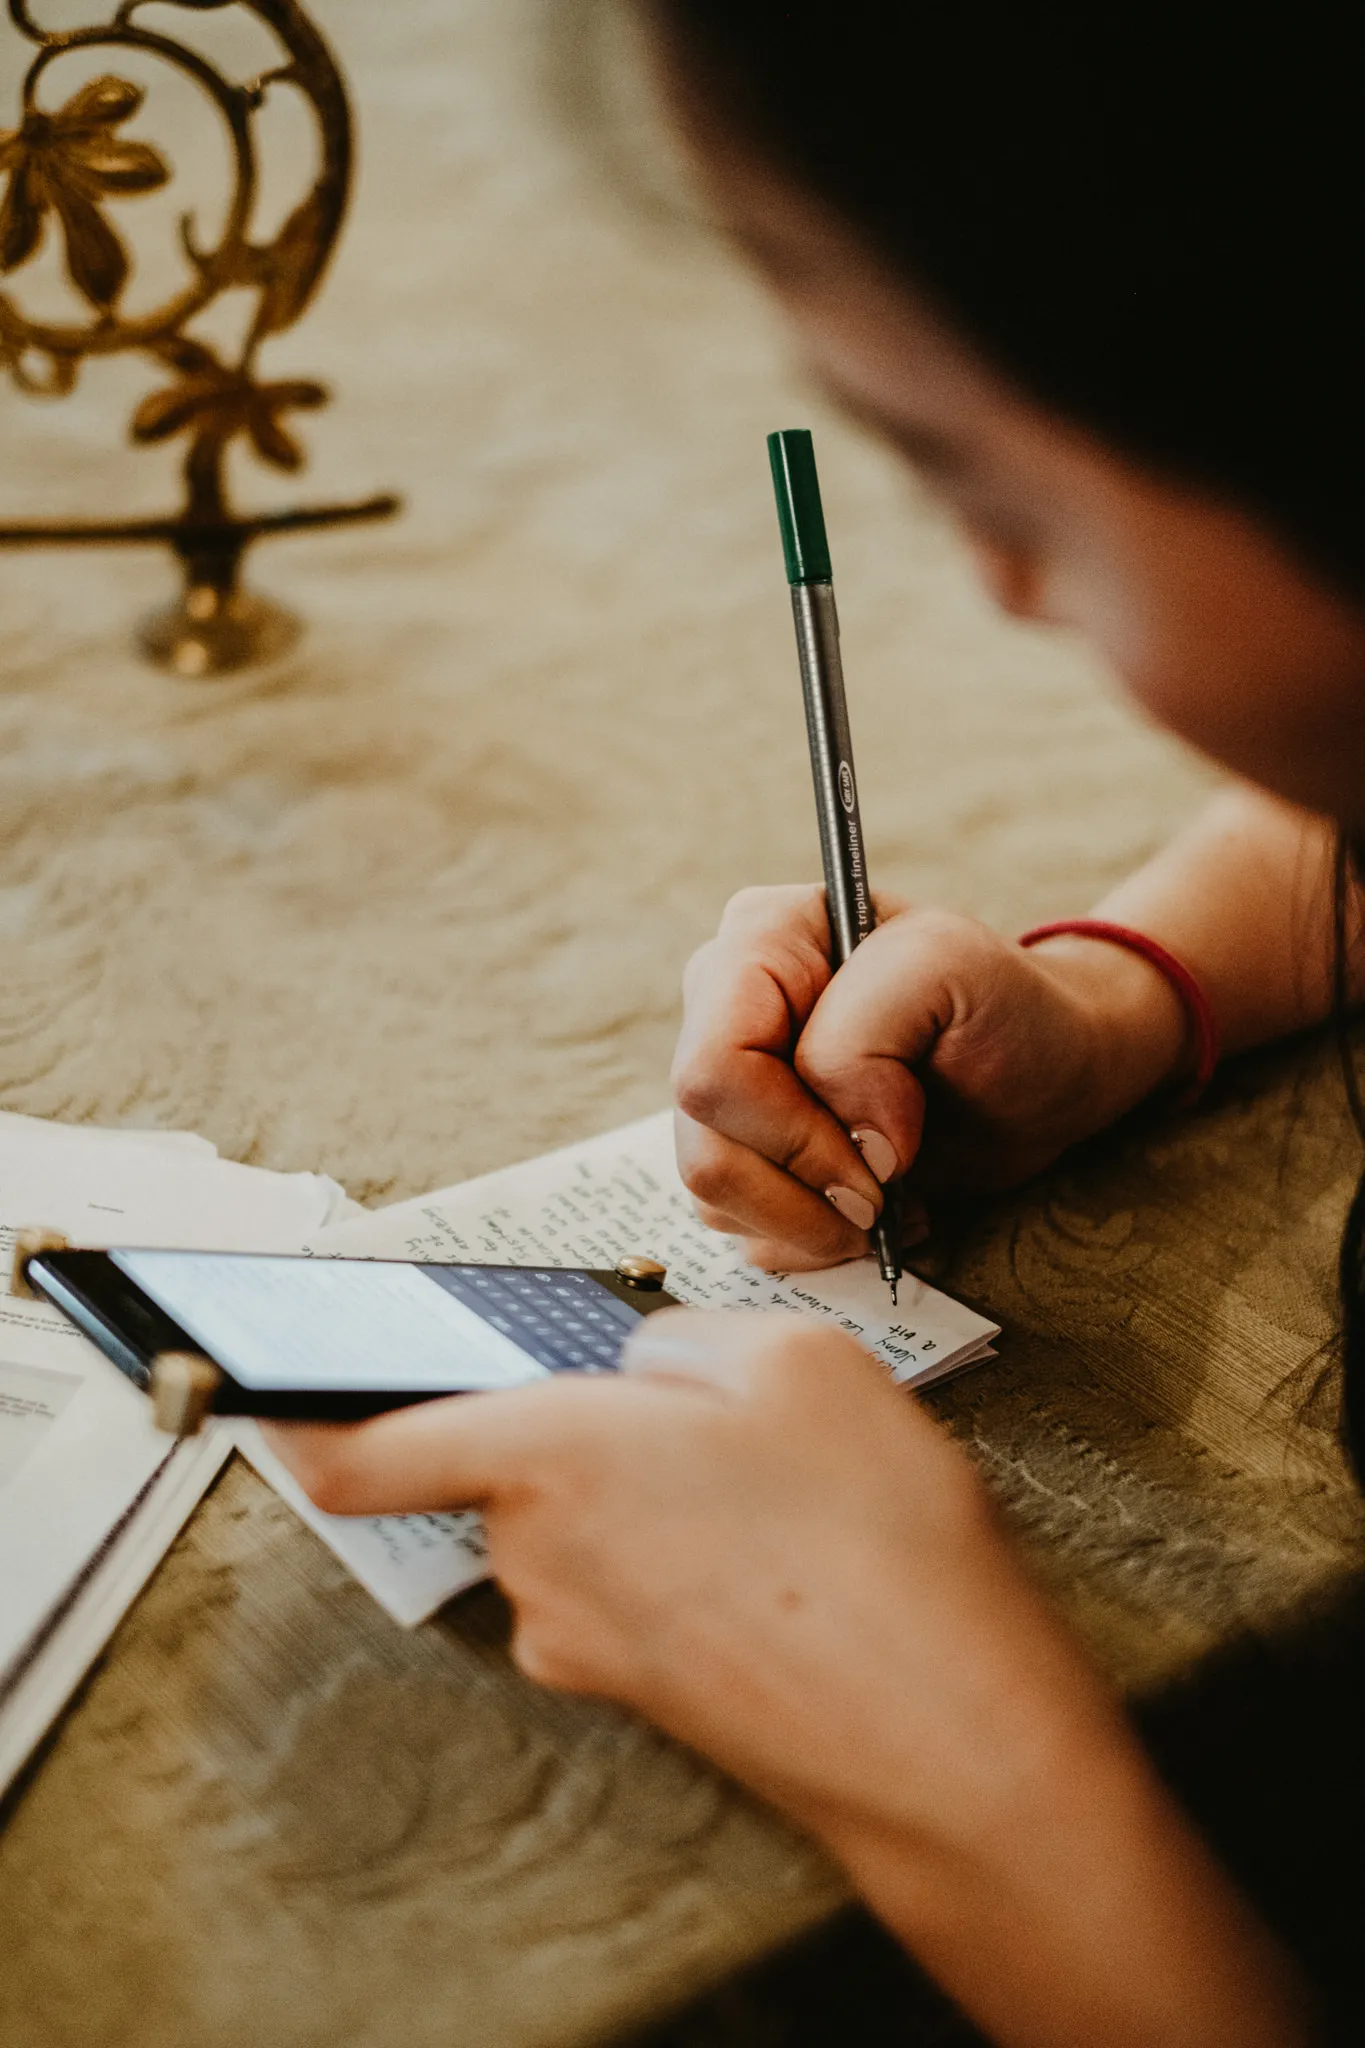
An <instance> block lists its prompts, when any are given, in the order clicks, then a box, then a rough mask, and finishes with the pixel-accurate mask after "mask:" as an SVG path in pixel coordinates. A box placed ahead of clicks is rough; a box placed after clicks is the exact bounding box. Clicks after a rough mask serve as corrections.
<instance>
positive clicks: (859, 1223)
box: [825, 1188, 877, 1230]
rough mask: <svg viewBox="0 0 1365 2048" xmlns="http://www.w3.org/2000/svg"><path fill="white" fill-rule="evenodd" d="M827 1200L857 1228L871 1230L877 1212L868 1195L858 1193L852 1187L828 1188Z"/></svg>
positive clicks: (826, 1192)
mask: <svg viewBox="0 0 1365 2048" xmlns="http://www.w3.org/2000/svg"><path fill="white" fill-rule="evenodd" d="M825 1200H826V1201H827V1202H828V1203H829V1205H830V1207H831V1208H832V1209H837V1210H838V1211H839V1214H840V1215H841V1216H842V1217H843V1218H844V1220H845V1222H848V1223H851V1224H852V1225H853V1227H854V1229H855V1230H871V1228H872V1226H873V1224H874V1223H875V1222H876V1220H877V1212H876V1210H875V1209H874V1208H873V1206H872V1204H871V1202H869V1201H868V1199H867V1196H866V1195H860V1194H857V1193H856V1192H855V1191H854V1189H852V1188H826V1189H825Z"/></svg>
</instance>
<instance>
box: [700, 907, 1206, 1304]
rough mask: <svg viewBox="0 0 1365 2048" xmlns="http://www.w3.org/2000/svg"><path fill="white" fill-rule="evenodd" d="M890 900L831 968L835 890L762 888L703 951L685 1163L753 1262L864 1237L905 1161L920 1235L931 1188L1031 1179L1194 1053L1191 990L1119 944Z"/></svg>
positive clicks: (828, 1256) (703, 1209) (822, 1254)
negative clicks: (1016, 937) (1007, 933)
mask: <svg viewBox="0 0 1365 2048" xmlns="http://www.w3.org/2000/svg"><path fill="white" fill-rule="evenodd" d="M877 910H878V918H879V923H878V925H877V928H876V930H875V931H874V932H873V933H872V934H871V935H870V936H869V937H868V938H867V939H865V940H864V941H863V943H862V944H861V945H860V946H859V947H858V949H857V951H856V953H855V954H854V955H853V957H852V959H851V960H850V961H848V963H847V964H846V965H845V966H844V967H842V968H840V970H839V972H838V973H837V974H832V973H831V971H830V966H829V930H828V925H827V922H826V917H825V897H824V890H823V889H821V888H819V887H805V886H798V887H791V888H771V889H746V890H744V891H743V892H742V893H741V894H740V895H738V896H736V897H734V898H733V900H732V901H731V902H730V904H729V905H728V906H727V908H726V911H725V915H724V917H723V918H722V920H721V926H720V930H719V932H718V933H717V935H716V937H715V938H714V939H712V940H710V941H709V943H708V944H706V945H705V946H703V947H702V948H701V950H700V951H699V952H698V953H696V954H695V955H694V957H693V959H692V960H691V962H690V963H689V965H688V969H687V974H686V978H685V981H684V997H685V1019H684V1024H683V1030H682V1036H681V1038H680V1040H679V1043H678V1051H677V1057H676V1059H675V1062H674V1069H673V1080H674V1091H675V1098H676V1102H677V1130H678V1161H679V1166H680V1168H681V1172H682V1177H683V1180H684V1182H685V1183H686V1185H687V1187H688V1188H689V1190H690V1191H691V1193H692V1195H693V1198H694V1200H695V1201H696V1204H697V1208H698V1211H699V1213H700V1214H701V1216H702V1218H703V1220H704V1221H705V1222H707V1223H709V1224H710V1225H711V1226H712V1227H713V1228H715V1229H717V1230H723V1231H726V1232H728V1233H730V1234H732V1235H735V1236H738V1237H741V1238H743V1239H744V1240H745V1243H746V1251H747V1254H748V1256H749V1258H750V1259H751V1260H753V1262H754V1263H755V1264H758V1265H764V1266H770V1267H775V1268H779V1269H793V1268H799V1267H803V1266H816V1265H829V1264H832V1263H834V1262H836V1261H838V1260H840V1259H848V1258H855V1257H858V1256H860V1255H861V1254H862V1253H864V1252H866V1250H867V1248H868V1239H867V1232H868V1230H869V1229H870V1228H871V1226H872V1224H873V1222H874V1221H875V1219H876V1216H877V1215H878V1213H879V1212H880V1209H881V1205H882V1199H883V1196H882V1186H883V1184H884V1183H885V1182H886V1181H888V1180H892V1179H897V1178H899V1177H901V1176H902V1175H908V1176H909V1178H908V1181H907V1200H906V1202H905V1204H904V1211H905V1217H906V1223H907V1227H908V1229H909V1230H910V1231H911V1232H913V1231H914V1230H915V1229H916V1226H920V1225H922V1220H923V1206H922V1205H923V1202H924V1200H925V1198H926V1197H932V1196H933V1195H934V1194H935V1193H937V1192H940V1191H946V1190H949V1189H962V1190H970V1189H976V1190H990V1189H997V1188H1004V1187H1009V1186H1012V1185H1014V1184H1015V1183H1016V1182H1018V1181H1021V1180H1025V1179H1027V1178H1028V1177H1029V1175H1031V1174H1034V1173H1037V1172H1039V1171H1040V1170H1041V1169H1042V1168H1043V1167H1044V1166H1046V1165H1048V1164H1049V1162H1050V1161H1051V1160H1053V1159H1055V1158H1056V1157H1057V1155H1058V1154H1059V1153H1060V1152H1063V1151H1064V1150H1065V1149H1066V1148H1067V1146H1068V1145H1072V1144H1074V1143H1076V1142H1077V1140H1079V1139H1081V1138H1084V1137H1088V1136H1089V1135H1090V1134H1091V1133H1092V1132H1094V1131H1097V1130H1100V1129H1102V1128H1103V1126H1104V1125H1106V1124H1108V1123H1111V1122H1112V1121H1113V1120H1114V1118H1115V1117H1117V1116H1120V1115H1122V1113H1123V1112H1124V1110H1126V1109H1129V1108H1131V1107H1132V1105H1133V1104H1134V1103H1135V1102H1138V1101H1140V1100H1141V1098H1142V1097H1143V1096H1144V1095H1147V1094H1149V1093H1150V1092H1151V1090H1152V1089H1154V1088H1156V1087H1157V1086H1159V1085H1160V1084H1161V1082H1162V1081H1164V1080H1166V1079H1168V1078H1170V1077H1171V1076H1172V1075H1173V1074H1174V1073H1175V1072H1177V1071H1178V1069H1179V1067H1180V1065H1181V1062H1182V1059H1183V1057H1184V1056H1185V1052H1186V1019H1185V1015H1184V1011H1183V1009H1182V1007H1181V1004H1180V1001H1179V999H1178V997H1177V996H1176V995H1175V994H1174V992H1173V991H1172V989H1171V987H1170V986H1169V984H1168V983H1167V981H1166V979H1165V977H1164V976H1163V975H1162V974H1161V973H1160V972H1159V971H1158V970H1157V969H1156V968H1154V967H1152V966H1151V965H1149V963H1148V962H1147V961H1145V960H1143V959H1140V958H1138V957H1137V956H1135V955H1133V954H1130V953H1128V952H1126V951H1124V950H1123V949H1121V948H1119V947H1117V946H1113V945H1110V944H1106V943H1103V942H1101V941H1097V940H1094V939H1085V938H1076V937H1066V938H1060V937H1059V938H1055V939H1050V940H1048V941H1046V942H1045V943H1044V944H1042V945H1039V946H1037V947H1034V948H1030V949H1029V950H1027V951H1025V950H1024V949H1022V948H1021V947H1019V946H1018V945H1016V944H1014V943H1013V942H1012V941H1010V940H1008V939H1004V938H1001V937H1000V935H999V934H998V933H996V932H993V931H991V930H990V928H989V927H988V926H986V925H984V924H979V923H977V922H976V921H975V920H974V919H972V918H967V917H960V916H957V915H955V914H953V913H951V912H948V911H942V910H917V909H913V908H911V907H909V906H908V905H905V904H902V903H899V902H896V901H894V900H892V899H888V898H879V900H878V905H877ZM855 1141H856V1142H855Z"/></svg>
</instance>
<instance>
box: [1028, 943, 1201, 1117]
mask: <svg viewBox="0 0 1365 2048" xmlns="http://www.w3.org/2000/svg"><path fill="white" fill-rule="evenodd" d="M1068 936H1069V937H1073V938H1078V939H1104V940H1107V941H1108V943H1109V944H1110V945H1111V946H1122V947H1124V948H1125V950H1126V951H1127V952H1129V953H1136V954H1138V955H1139V957H1140V958H1141V959H1143V960H1146V961H1149V962H1150V964H1151V965H1152V966H1153V967H1155V969H1156V971H1157V973H1158V974H1164V975H1165V977H1166V979H1167V981H1168V982H1169V983H1170V985H1171V987H1172V988H1173V989H1174V990H1175V992H1176V994H1177V995H1178V996H1179V998H1180V1003H1181V1007H1182V1009H1183V1010H1184V1012H1185V1015H1186V1017H1187V1018H1188V1019H1189V1022H1190V1024H1191V1026H1192V1028H1193V1031H1194V1047H1195V1059H1194V1074H1193V1077H1192V1079H1191V1081H1190V1087H1189V1093H1188V1094H1187V1096H1186V1098H1185V1099H1186V1101H1187V1102H1197V1101H1198V1100H1199V1097H1200V1096H1201V1095H1202V1094H1203V1092H1204V1090H1205V1089H1206V1088H1207V1087H1208V1085H1209V1082H1210V1081H1211V1080H1212V1079H1213V1071H1214V1068H1215V1067H1216V1066H1217V1065H1218V1026H1217V1025H1216V1024H1215V1023H1214V1021H1213V1010H1212V1007H1211V1005H1210V1003H1209V999H1208V997H1207V996H1206V995H1205V994H1204V991H1203V989H1202V988H1201V987H1200V986H1199V983H1198V982H1197V981H1196V980H1195V978H1194V976H1193V975H1192V974H1191V973H1190V970H1189V968H1188V967H1187V966H1186V965H1185V963H1184V961H1183V960H1177V959H1176V957H1175V954H1174V953H1168V952H1167V951H1166V948H1165V947H1164V946H1162V945H1159V944H1158V942H1157V941H1156V940H1155V939H1149V938H1148V936H1147V934H1146V933H1145V932H1135V931H1130V930H1129V928H1128V926H1127V925H1126V924H1106V923H1105V921H1104V919H1103V918H1102V917H1064V918H1060V919H1058V921H1057V922H1056V923H1055V924H1038V925H1035V926H1034V927H1033V930H1032V931H1031V932H1025V933H1024V936H1023V937H1022V938H1021V939H1020V941H1019V943H1020V945H1021V946H1036V945H1037V944H1038V942H1039V940H1040V939H1060V938H1063V937H1068Z"/></svg>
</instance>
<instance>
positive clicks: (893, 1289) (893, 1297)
mask: <svg viewBox="0 0 1365 2048" xmlns="http://www.w3.org/2000/svg"><path fill="white" fill-rule="evenodd" d="M891 1306H892V1308H895V1306H896V1282H895V1281H894V1280H893V1281H892V1282H891Z"/></svg>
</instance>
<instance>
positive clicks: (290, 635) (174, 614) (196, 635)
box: [137, 583, 303, 681]
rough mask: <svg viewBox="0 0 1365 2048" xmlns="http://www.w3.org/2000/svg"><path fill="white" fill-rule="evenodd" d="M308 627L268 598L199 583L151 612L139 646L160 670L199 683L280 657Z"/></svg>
mask: <svg viewBox="0 0 1365 2048" xmlns="http://www.w3.org/2000/svg"><path fill="white" fill-rule="evenodd" d="M302 631H303V624H302V621H301V620H300V619H299V618H298V617H297V615H296V614H295V613H294V612H291V611H290V610H289V609H288V608H287V607H286V606H285V605H282V604H275V603H274V602H273V601H272V599H270V598H268V597H256V596H253V594H252V593H251V592H250V591H249V590H226V591H224V590H215V589H214V587H213V585H212V584H211V583H198V584H195V585H194V586H193V588H192V589H190V590H187V591H186V592H185V595H184V596H183V597H182V598H178V599H177V600H176V602H175V603H174V604H167V605H162V606H161V607H160V609H159V610H157V611H154V612H148V614H147V616H146V617H145V618H144V619H143V621H142V623H141V625H140V626H139V627H138V629H137V644H138V646H139V647H140V648H141V649H142V652H143V653H144V654H145V655H146V656H147V659H148V660H149V661H154V662H155V663H156V665H157V667H158V668H168V669H170V670H172V672H173V673H174V674H175V675H178V676H185V677H187V678H189V679H191V680H194V681H197V680H198V678H199V677H200V676H206V677H207V676H224V675H229V674H230V673H231V672H232V670H233V669H237V668H254V667H256V666H257V665H258V664H259V663H261V662H265V661H274V660H275V659H276V658H277V656H279V655H281V654H288V652H289V650H290V648H291V647H292V646H293V645H294V642H295V641H296V640H297V639H298V637H299V634H300V633H301V632H302Z"/></svg>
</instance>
